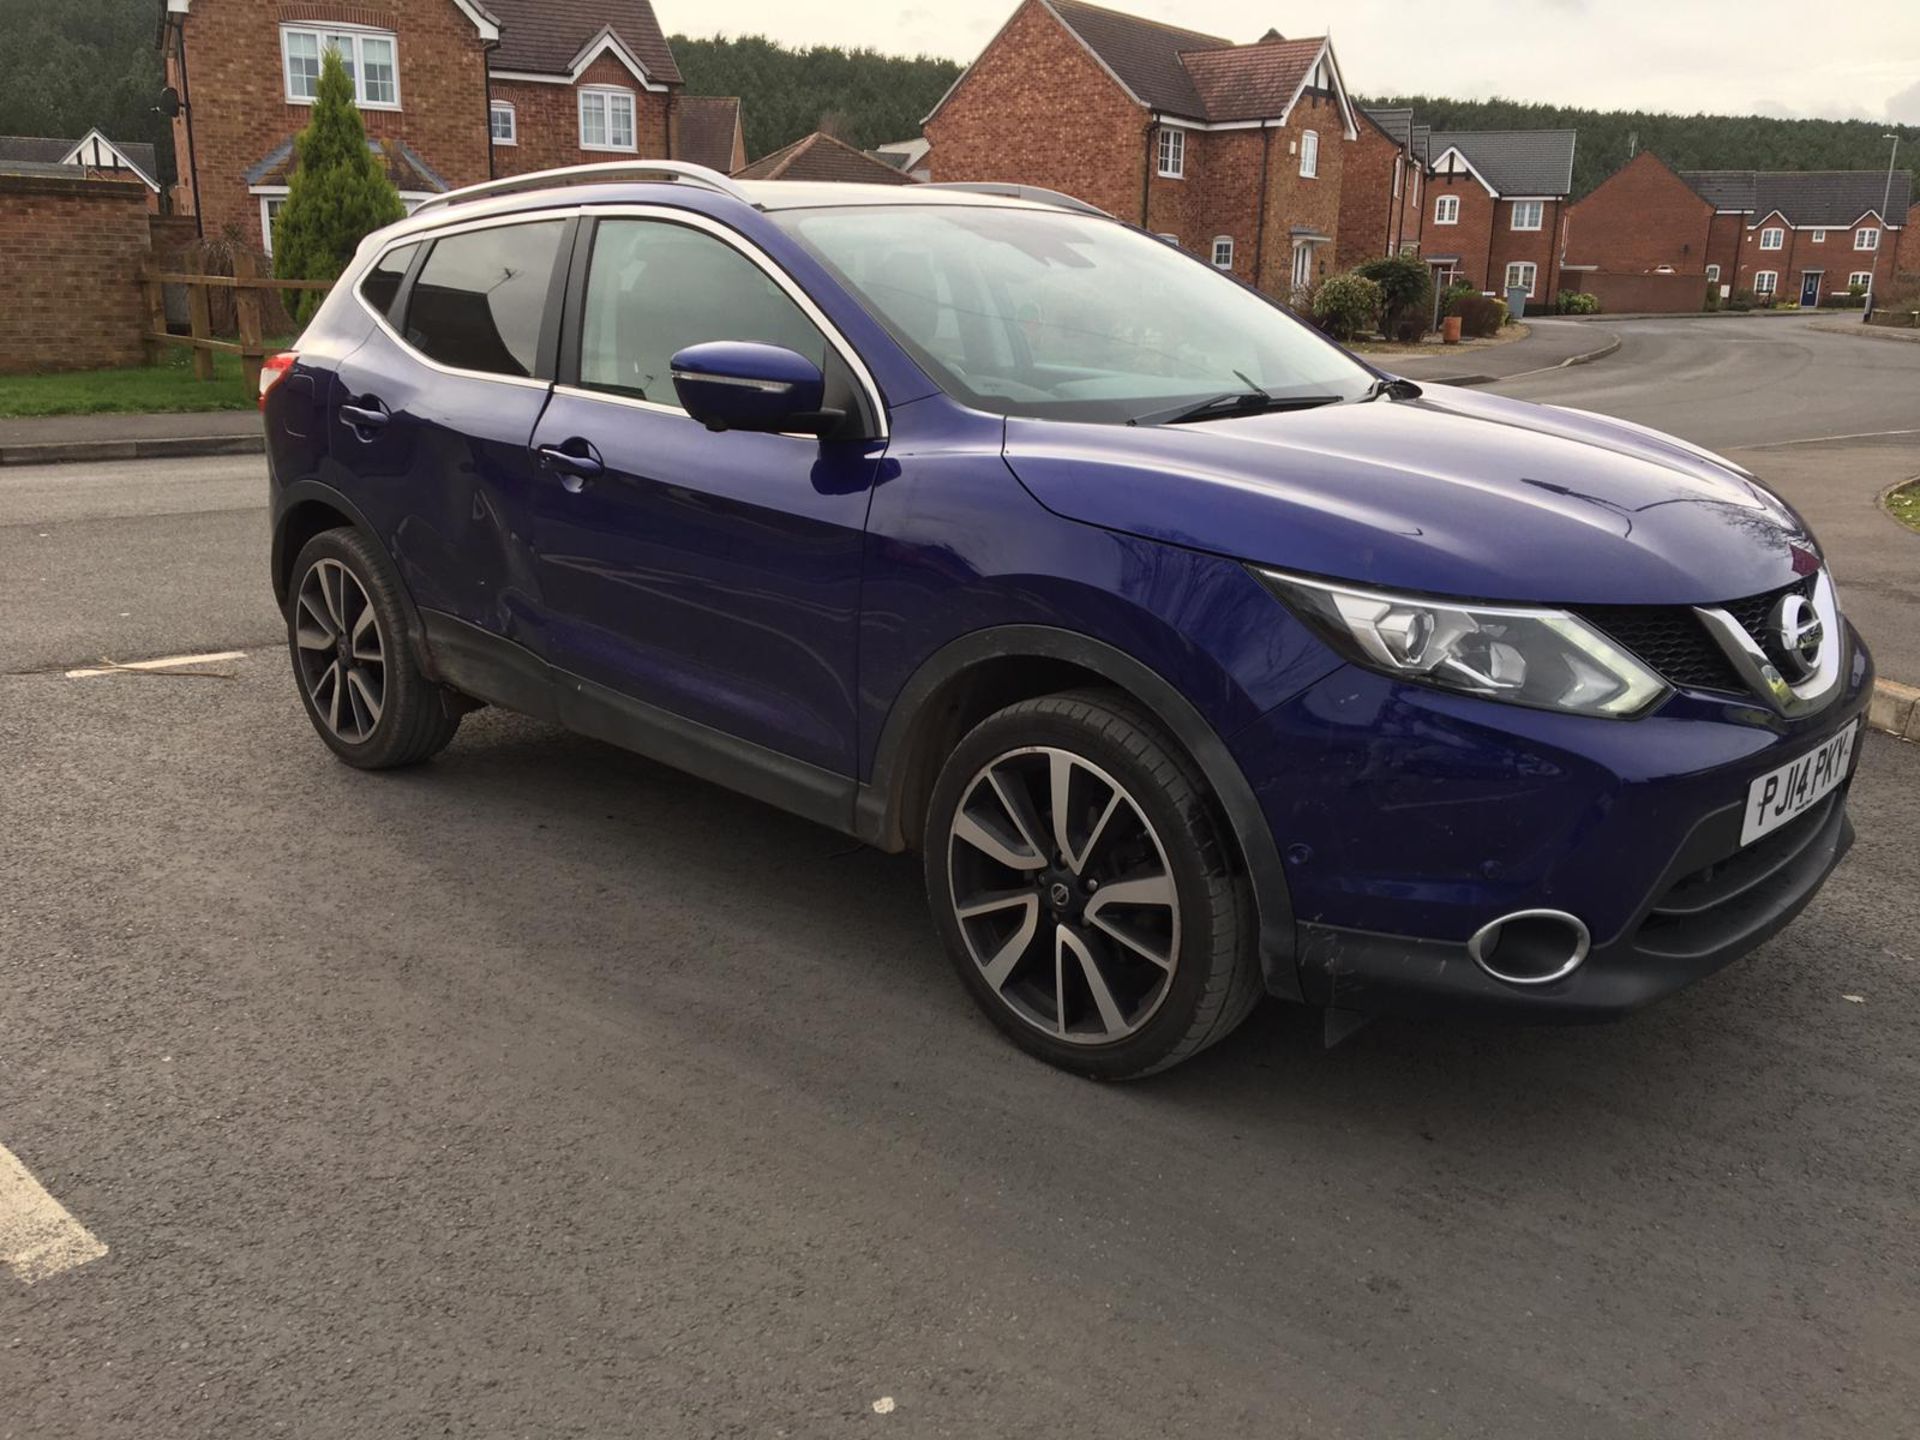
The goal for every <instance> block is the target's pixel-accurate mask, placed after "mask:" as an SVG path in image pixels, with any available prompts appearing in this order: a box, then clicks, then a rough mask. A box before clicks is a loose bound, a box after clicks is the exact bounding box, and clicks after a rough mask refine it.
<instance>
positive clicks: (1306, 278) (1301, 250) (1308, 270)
mask: <svg viewBox="0 0 1920 1440" xmlns="http://www.w3.org/2000/svg"><path fill="white" fill-rule="evenodd" d="M1312 284H1313V246H1312V244H1311V243H1310V242H1308V241H1305V240H1302V241H1299V242H1297V243H1296V244H1295V245H1294V247H1293V290H1294V293H1295V294H1296V295H1299V294H1303V293H1304V292H1305V291H1306V290H1307V289H1308V288H1309V287H1310V286H1311V285H1312Z"/></svg>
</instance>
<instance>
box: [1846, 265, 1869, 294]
mask: <svg viewBox="0 0 1920 1440" xmlns="http://www.w3.org/2000/svg"><path fill="white" fill-rule="evenodd" d="M1856 285H1858V286H1859V287H1860V288H1861V289H1862V290H1865V291H1867V292H1868V293H1869V294H1871V293H1872V291H1873V272H1872V271H1871V270H1856V271H1854V272H1853V273H1852V274H1851V275H1849V276H1847V289H1849V290H1851V289H1853V287H1854V286H1856Z"/></svg>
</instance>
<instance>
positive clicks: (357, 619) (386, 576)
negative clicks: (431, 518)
mask: <svg viewBox="0 0 1920 1440" xmlns="http://www.w3.org/2000/svg"><path fill="white" fill-rule="evenodd" d="M287 648H288V649H289V650H290V651H291V652H292V656H293V670H294V677H295V679H296V680H297V681H298V683H299V687H300V699H301V701H302V702H303V703H304V704H305V705H306V709H307V718H308V719H310V720H311V721H313V728H314V729H315V730H317V731H318V732H319V734H320V738H321V739H322V740H324V741H325V742H326V743H327V745H328V747H329V748H330V749H332V751H333V753H334V754H336V755H338V756H339V757H340V758H341V759H342V760H344V761H346V762H347V763H348V764H349V765H355V766H358V767H359V768H361V769H363V770H387V769H392V768H394V767H395V766H400V765H417V764H418V763H420V762H421V761H422V760H425V759H427V758H429V757H430V756H432V755H435V754H437V753H439V752H440V751H441V750H444V749H445V748H446V747H447V744H448V742H449V741H451V740H452V739H453V734H454V731H456V730H458V729H459V728H460V709H459V707H458V704H457V703H456V701H455V697H453V696H452V695H451V694H450V693H449V692H448V691H446V690H443V689H442V688H441V687H440V686H438V685H435V684H434V683H433V682H432V681H431V680H429V679H427V677H426V676H425V675H423V674H421V673H420V670H419V668H418V667H417V666H416V665H415V664H414V662H413V656H412V655H411V654H409V653H408V650H407V642H406V621H405V613H404V611H403V610H402V608H401V604H400V595H399V589H398V586H397V584H396V583H395V581H394V580H393V578H392V575H391V574H390V572H389V571H388V568H387V566H386V564H385V563H384V561H383V559H382V557H381V556H380V554H379V552H378V551H377V550H376V549H375V548H374V547H373V545H372V544H371V542H369V541H368V540H367V539H366V537H365V536H363V535H361V534H360V532H359V531H357V530H351V529H345V528H342V529H338V530H327V531H323V532H322V533H321V534H319V535H316V536H314V538H313V539H311V540H309V541H308V542H307V544H306V546H305V548H303V549H302V550H301V552H300V556H299V558H298V559H297V560H295V561H294V566H293V585H292V588H291V590H290V592H289V594H288V597H287Z"/></svg>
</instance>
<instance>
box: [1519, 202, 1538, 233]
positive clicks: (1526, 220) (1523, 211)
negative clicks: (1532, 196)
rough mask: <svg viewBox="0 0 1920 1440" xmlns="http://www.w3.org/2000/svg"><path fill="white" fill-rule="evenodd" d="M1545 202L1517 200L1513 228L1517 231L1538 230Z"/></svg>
mask: <svg viewBox="0 0 1920 1440" xmlns="http://www.w3.org/2000/svg"><path fill="white" fill-rule="evenodd" d="M1543 204H1544V202H1542V201H1539V200H1516V201H1514V202H1513V228H1514V229H1516V230H1538V229H1539V228H1540V216H1541V213H1542V210H1543Z"/></svg>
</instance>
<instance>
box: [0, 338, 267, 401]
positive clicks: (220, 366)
mask: <svg viewBox="0 0 1920 1440" xmlns="http://www.w3.org/2000/svg"><path fill="white" fill-rule="evenodd" d="M269 346H270V347H271V342H269ZM258 398H259V397H258V396H256V395H254V394H253V393H252V392H250V391H249V390H248V389H247V382H246V380H245V379H244V378H243V377H242V375H241V372H240V357H239V356H238V355H215V356H214V357H213V379H211V380H196V379H194V378H193V354H192V352H191V351H189V350H187V349H186V348H185V347H184V346H172V345H170V346H168V347H167V355H166V358H165V359H164V360H162V361H161V363H160V364H158V365H140V366H135V367H133V368H131V369H127V370H73V371H65V372H61V373H57V374H47V375H0V418H4V419H23V418H26V417H30V416H39V415H112V414H138V415H157V414H184V413H188V412H193V411H205V410H249V409H252V408H253V406H254V405H255V404H256V403H258Z"/></svg>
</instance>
